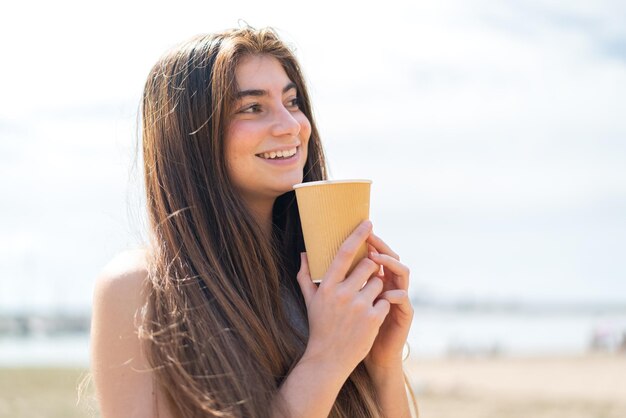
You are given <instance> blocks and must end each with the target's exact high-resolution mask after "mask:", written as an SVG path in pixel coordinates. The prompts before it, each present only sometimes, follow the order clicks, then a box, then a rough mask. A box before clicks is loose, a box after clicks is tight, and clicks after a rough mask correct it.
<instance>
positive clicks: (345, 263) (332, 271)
mask: <svg viewBox="0 0 626 418" xmlns="http://www.w3.org/2000/svg"><path fill="white" fill-rule="evenodd" d="M371 231H372V223H371V222H370V221H363V222H361V224H360V225H359V226H358V227H357V228H356V229H355V230H354V232H352V234H350V236H349V237H348V238H347V239H346V240H345V241H344V242H343V244H341V247H339V251H337V255H336V256H335V258H334V260H333V262H332V263H331V264H330V267H329V268H328V271H327V272H326V276H325V277H324V280H323V281H322V284H324V283H327V284H326V286H328V283H339V282H341V281H343V280H344V279H345V277H346V275H347V274H348V270H349V269H350V265H351V264H352V260H354V257H355V256H356V253H357V251H358V249H359V247H360V246H361V244H363V243H364V242H365V241H366V240H367V237H368V236H369V234H370V232H371Z"/></svg>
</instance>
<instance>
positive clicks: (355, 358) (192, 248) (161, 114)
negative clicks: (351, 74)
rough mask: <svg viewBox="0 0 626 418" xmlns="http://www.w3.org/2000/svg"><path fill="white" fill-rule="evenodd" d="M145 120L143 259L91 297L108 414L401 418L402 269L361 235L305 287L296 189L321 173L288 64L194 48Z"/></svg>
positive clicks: (297, 78) (235, 46)
mask: <svg viewBox="0 0 626 418" xmlns="http://www.w3.org/2000/svg"><path fill="white" fill-rule="evenodd" d="M142 112H143V113H142V115H143V121H142V123H143V156H144V169H145V171H144V174H145V184H146V192H147V205H148V211H149V219H150V232H151V243H150V246H149V249H147V250H142V251H135V252H129V253H125V254H122V255H120V256H118V257H117V258H116V259H114V260H113V261H112V262H111V263H110V264H109V265H108V266H107V267H106V268H105V270H104V272H103V273H102V274H101V276H100V277H99V278H98V280H97V283H96V289H95V294H94V308H93V323H92V370H93V375H94V379H95V384H96V392H97V396H98V399H99V403H100V408H101V414H102V416H103V417H104V418H109V417H157V416H158V417H162V418H164V417H311V418H313V417H327V416H331V417H350V418H353V417H357V418H360V417H393V418H401V417H408V416H410V412H409V399H408V398H409V397H411V398H412V392H410V388H408V387H407V385H406V383H405V378H404V374H403V369H402V349H403V346H404V344H405V342H406V338H407V335H408V331H409V326H410V324H411V319H412V316H413V310H412V308H411V305H410V302H409V298H408V295H407V288H408V282H409V271H408V269H407V267H406V266H404V265H403V264H401V263H400V262H399V258H398V256H397V255H396V254H395V253H394V252H393V251H392V250H391V249H390V248H389V246H388V245H387V244H386V243H385V242H383V240H381V239H380V238H379V237H377V236H376V235H374V233H373V232H372V225H371V223H370V222H369V221H366V222H364V223H362V224H361V225H360V226H359V227H358V228H357V229H356V230H355V231H354V232H353V233H352V235H351V236H350V237H349V238H348V239H347V240H346V241H345V242H344V244H343V246H342V247H341V250H340V251H339V254H338V255H337V257H336V258H335V260H334V262H333V264H332V266H331V267H330V268H329V270H328V272H327V273H326V275H325V277H324V280H323V281H322V283H321V284H320V285H319V287H318V286H317V285H315V284H313V283H312V282H311V279H310V275H309V272H308V267H307V258H306V254H305V253H303V252H304V245H303V240H302V232H301V229H300V220H299V216H298V210H297V204H296V201H295V197H294V192H293V191H292V186H293V185H294V184H296V183H300V182H303V181H304V182H306V181H315V180H323V179H325V177H326V174H325V163H324V155H323V152H322V146H321V143H320V139H319V135H318V132H317V129H316V127H315V123H314V121H313V114H312V111H311V105H310V102H309V97H308V94H307V89H306V86H305V84H304V81H303V77H302V74H301V72H300V69H299V67H298V64H297V62H296V60H295V58H294V56H293V54H292V52H291V51H290V50H289V48H287V47H286V46H285V44H284V43H283V42H282V41H281V40H280V39H279V38H278V37H277V36H276V34H275V33H274V32H273V31H272V30H270V29H263V30H254V29H252V28H243V29H237V30H231V31H227V32H224V33H218V34H213V35H208V36H199V37H196V38H193V39H191V40H189V41H188V42H185V43H183V44H181V45H179V46H178V47H176V48H174V49H172V50H171V51H169V52H168V53H167V54H165V55H164V56H163V57H162V58H161V59H160V60H159V61H158V62H157V64H156V65H155V66H154V68H153V69H152V71H151V72H150V74H149V76H148V80H147V82H146V85H145V90H144V96H143V108H142ZM365 241H367V242H368V243H369V246H370V249H371V253H370V255H369V257H368V258H365V259H363V260H361V261H360V262H359V263H358V265H357V267H356V268H355V269H354V270H353V271H352V272H351V273H350V274H347V272H348V268H349V266H350V263H351V261H352V259H353V257H354V255H355V253H356V249H357V248H358V246H359V245H360V244H361V243H363V242H365ZM407 389H408V393H409V395H410V396H407Z"/></svg>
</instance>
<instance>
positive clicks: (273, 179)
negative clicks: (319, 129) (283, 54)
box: [225, 55, 311, 205]
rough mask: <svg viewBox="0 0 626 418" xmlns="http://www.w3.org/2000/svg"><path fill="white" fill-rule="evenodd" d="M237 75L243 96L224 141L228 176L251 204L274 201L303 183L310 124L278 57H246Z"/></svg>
mask: <svg viewBox="0 0 626 418" xmlns="http://www.w3.org/2000/svg"><path fill="white" fill-rule="evenodd" d="M235 76H236V81H237V90H238V95H237V96H238V97H237V100H236V102H235V105H234V107H233V109H234V110H233V113H232V115H231V119H230V123H229V124H228V127H227V129H226V140H225V141H226V142H225V152H226V163H227V167H228V174H229V175H230V178H231V180H232V182H233V184H234V185H235V187H236V188H237V189H238V191H239V192H240V193H241V195H242V196H243V198H244V200H245V201H246V202H247V203H248V204H252V205H256V204H258V203H262V202H266V201H270V200H271V202H273V201H274V199H276V197H278V196H280V195H281V194H283V193H285V192H288V191H290V190H292V186H293V185H294V184H297V183H300V182H302V174H303V168H304V163H305V162H306V158H307V145H308V142H309V137H310V136H311V123H310V122H309V120H308V119H307V117H306V116H305V115H304V113H302V111H301V110H300V108H299V106H298V91H297V89H296V86H295V84H294V83H293V82H292V80H290V79H289V77H287V74H286V73H285V70H284V69H283V67H282V66H281V64H280V62H279V61H278V60H277V59H276V58H274V57H271V56H268V55H250V56H247V57H244V58H243V59H242V60H241V62H240V63H239V64H238V66H237V69H236V71H235Z"/></svg>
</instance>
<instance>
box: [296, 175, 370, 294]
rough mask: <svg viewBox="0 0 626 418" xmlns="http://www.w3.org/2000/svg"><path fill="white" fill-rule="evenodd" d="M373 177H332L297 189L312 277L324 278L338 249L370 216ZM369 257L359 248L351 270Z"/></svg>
mask: <svg viewBox="0 0 626 418" xmlns="http://www.w3.org/2000/svg"><path fill="white" fill-rule="evenodd" d="M371 184H372V181H371V180H328V181H313V182H308V183H300V184H296V185H295V186H293V188H294V190H295V191H296V199H297V201H298V210H299V212H300V222H301V223H302V232H303V234H304V245H305V246H306V252H307V258H308V261H309V271H310V272H311V279H312V280H313V281H314V282H315V283H319V282H320V281H321V280H322V277H323V276H324V274H326V270H328V267H329V266H330V264H331V262H332V261H333V259H334V258H335V255H336V254H337V250H339V247H340V246H341V244H343V242H344V241H345V240H346V238H348V236H349V235H350V234H351V233H352V232H353V231H354V229H355V228H356V227H357V226H358V225H359V224H360V223H361V222H363V221H364V220H366V219H369V209H370V185H371ZM365 257H367V243H363V245H362V246H361V247H360V248H359V250H358V253H357V254H356V256H355V257H354V260H353V261H352V265H351V266H350V271H352V269H353V268H354V267H355V266H356V264H357V263H358V262H359V261H360V260H361V259H363V258H365Z"/></svg>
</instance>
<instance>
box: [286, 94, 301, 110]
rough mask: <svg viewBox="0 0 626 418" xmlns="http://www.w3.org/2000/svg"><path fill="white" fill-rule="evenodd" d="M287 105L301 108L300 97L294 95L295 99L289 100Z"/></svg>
mask: <svg viewBox="0 0 626 418" xmlns="http://www.w3.org/2000/svg"><path fill="white" fill-rule="evenodd" d="M287 105H288V107H290V108H292V109H300V98H299V97H294V98H293V99H291V100H289V102H287Z"/></svg>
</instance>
